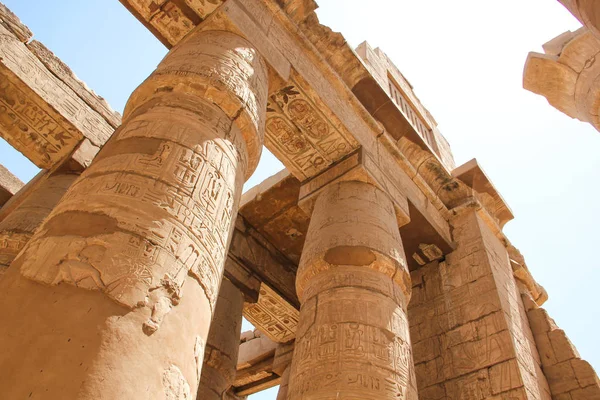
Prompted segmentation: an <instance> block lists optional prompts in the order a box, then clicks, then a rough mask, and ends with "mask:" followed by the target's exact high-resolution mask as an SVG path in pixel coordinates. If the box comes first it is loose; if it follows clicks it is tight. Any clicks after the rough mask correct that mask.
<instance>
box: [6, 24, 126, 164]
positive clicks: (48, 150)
mask: <svg viewBox="0 0 600 400" xmlns="http://www.w3.org/2000/svg"><path fill="white" fill-rule="evenodd" d="M113 131H114V128H113V127H112V126H110V124H108V123H107V122H106V121H105V120H104V119H103V118H102V117H101V116H100V115H99V114H98V113H97V112H95V111H93V110H91V109H90V107H89V106H88V105H87V104H86V103H85V102H84V101H83V100H81V98H79V97H78V96H77V95H76V94H75V93H74V92H73V90H72V89H71V88H69V87H68V86H67V85H65V84H64V83H63V82H62V81H60V80H59V79H57V78H56V77H55V76H54V75H53V74H52V73H51V72H50V71H48V69H47V68H46V67H45V66H44V65H43V64H42V62H41V61H40V60H39V59H38V58H37V57H36V56H35V55H33V54H32V53H31V51H30V50H29V49H28V48H27V47H26V46H25V45H24V44H23V43H21V42H19V41H18V40H17V39H16V38H15V37H13V36H12V35H10V33H9V32H8V31H6V30H5V28H3V27H2V26H0V133H1V134H2V136H3V137H4V138H5V139H6V140H7V141H8V142H9V143H10V144H11V145H13V146H14V147H15V148H16V149H18V150H19V151H21V152H22V153H23V154H25V156H27V157H28V158H30V159H31V161H32V162H33V163H35V164H36V165H37V166H38V167H40V168H49V167H51V166H52V165H53V164H54V163H55V162H56V161H58V160H61V159H62V158H64V157H65V156H66V155H68V154H69V153H70V152H72V151H73V150H74V149H75V146H76V145H77V143H79V141H81V139H82V138H83V136H85V137H87V138H88V139H90V141H91V142H92V143H94V144H95V145H102V144H104V143H105V142H106V140H107V139H108V138H109V137H110V135H111V134H112V133H113Z"/></svg>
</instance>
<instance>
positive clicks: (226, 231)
mask: <svg viewBox="0 0 600 400" xmlns="http://www.w3.org/2000/svg"><path fill="white" fill-rule="evenodd" d="M266 91H267V72H266V66H265V64H264V63H263V61H262V60H261V59H260V56H259V55H258V53H257V51H256V50H255V49H253V48H252V47H251V45H250V44H249V43H248V42H247V41H246V40H245V39H243V38H241V37H239V36H236V35H234V34H231V33H228V32H222V31H208V32H202V31H195V32H193V33H191V34H190V35H188V37H187V38H186V39H185V40H183V41H182V42H181V43H180V44H179V45H178V46H176V47H175V48H174V49H173V50H172V51H171V52H170V53H169V54H168V55H167V56H166V57H165V59H164V60H163V61H162V62H161V63H160V65H159V66H158V68H157V70H156V71H155V72H154V73H153V74H152V75H151V76H150V77H149V78H148V79H147V80H146V81H145V82H144V83H143V84H142V85H141V86H140V87H139V88H138V89H136V91H135V92H134V93H133V94H132V96H131V98H130V99H129V102H128V104H127V107H126V109H125V114H124V120H123V121H124V122H123V125H122V126H121V127H120V128H119V129H118V130H117V131H116V132H115V134H114V135H113V136H112V137H111V139H110V140H109V141H108V142H107V144H106V145H105V147H104V148H103V149H102V150H101V152H100V153H99V154H98V156H97V157H96V159H95V160H94V162H93V163H92V165H91V166H90V167H89V168H88V169H87V170H86V171H85V172H84V174H83V175H82V177H81V179H79V180H78V181H77V182H76V183H75V184H74V185H73V186H72V187H71V188H70V189H69V191H68V192H67V194H66V195H65V196H64V197H63V199H61V201H60V202H59V204H58V205H57V207H56V208H55V209H54V211H53V212H52V213H51V214H50V216H49V217H48V218H47V219H46V221H45V222H44V224H43V225H42V226H41V227H40V229H39V230H38V232H37V233H36V234H35V236H34V237H33V238H32V240H31V241H30V243H29V244H28V245H27V246H26V248H25V249H24V250H23V252H21V253H20V255H19V257H17V259H15V261H14V262H13V266H16V267H18V268H10V269H9V270H8V271H7V273H6V275H5V277H4V279H2V281H1V282H0V303H1V304H2V305H3V307H2V310H0V343H2V346H3V347H4V349H3V350H6V351H2V352H0V370H2V371H6V373H4V374H2V375H1V376H0V387H2V388H4V389H3V390H5V392H4V393H3V394H4V395H5V396H6V398H33V399H35V398H44V399H55V398H56V399H58V398H60V399H64V398H69V399H111V400H113V399H114V400H116V399H169V400H172V399H173V400H174V399H191V398H193V393H195V392H196V388H197V386H198V384H199V378H200V372H201V367H202V359H203V354H204V347H205V343H206V340H207V336H208V331H209V327H210V321H211V319H212V315H213V311H214V307H215V302H216V299H217V295H218V290H219V286H220V282H221V279H222V273H223V264H224V259H225V255H226V251H227V248H228V245H229V240H230V236H231V230H232V227H233V225H232V220H233V219H234V218H235V216H236V213H237V208H238V203H239V199H240V196H241V190H242V184H243V182H244V179H245V178H247V177H248V176H249V175H250V174H251V173H252V171H253V169H254V168H255V166H256V164H257V162H258V158H259V156H260V151H261V148H262V139H263V127H264V114H265V112H266ZM33 349H35V351H34V350H33ZM6 391H8V392H6Z"/></svg>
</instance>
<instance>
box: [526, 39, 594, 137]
mask: <svg viewBox="0 0 600 400" xmlns="http://www.w3.org/2000/svg"><path fill="white" fill-rule="evenodd" d="M544 52H545V53H544V54H540V53H535V52H532V53H529V56H528V57H527V62H526V64H525V71H524V74H523V87H524V88H525V89H526V90H529V91H530V92H533V93H536V94H539V95H542V96H544V97H545V98H546V100H548V103H550V105H551V106H553V107H554V108H556V109H557V110H559V111H561V112H562V113H564V114H566V115H568V116H569V117H571V118H576V119H578V120H580V121H583V122H588V123H590V124H591V125H592V126H593V127H594V128H596V130H600V115H599V114H600V83H598V77H599V76H600V65H598V63H596V62H595V60H596V55H597V54H598V52H600V38H599V37H598V36H595V35H594V34H593V33H592V32H591V31H590V30H588V29H586V28H581V29H579V30H577V31H575V32H565V33H563V34H562V35H560V36H558V37H556V38H554V39H552V40H551V41H550V42H548V43H546V44H545V45H544Z"/></svg>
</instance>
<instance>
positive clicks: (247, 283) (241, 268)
mask: <svg viewBox="0 0 600 400" xmlns="http://www.w3.org/2000/svg"><path fill="white" fill-rule="evenodd" d="M233 234H234V236H235V235H239V233H238V232H237V231H234V233H233ZM224 276H225V277H226V278H227V279H229V280H230V281H231V283H233V284H234V285H235V286H236V287H237V288H238V289H239V290H240V292H242V294H243V295H244V300H245V301H246V302H248V303H256V302H257V301H258V295H259V290H260V280H259V279H258V278H257V277H256V275H255V274H254V272H252V270H250V269H248V268H247V267H246V266H245V265H242V264H240V263H239V262H238V261H237V257H236V256H235V255H233V254H232V253H231V252H230V253H229V254H227V259H226V260H225V275H224Z"/></svg>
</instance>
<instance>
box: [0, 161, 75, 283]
mask: <svg viewBox="0 0 600 400" xmlns="http://www.w3.org/2000/svg"><path fill="white" fill-rule="evenodd" d="M77 177H78V175H77V174H61V173H57V174H53V175H50V174H48V175H47V176H45V177H44V178H43V180H42V182H40V183H39V185H38V186H37V187H36V189H35V190H34V191H32V192H23V193H19V194H17V196H21V195H23V196H25V197H26V198H25V199H23V200H22V202H20V205H19V206H18V207H17V208H15V209H14V210H13V211H12V212H11V213H10V214H9V215H8V216H7V217H6V218H4V219H3V220H2V221H0V274H2V273H3V272H4V271H5V269H6V268H8V266H9V265H10V264H11V262H12V261H13V260H14V258H15V257H16V256H17V254H19V252H20V251H21V250H22V249H23V247H25V245H26V244H27V242H29V239H31V237H32V236H33V234H34V233H35V231H36V230H37V228H38V227H39V226H40V225H41V224H42V222H43V221H44V219H45V218H46V217H47V216H48V214H50V212H51V211H52V209H53V208H54V207H55V206H56V204H57V203H58V201H59V200H60V199H61V198H62V197H63V196H64V194H65V193H66V192H67V189H68V188H69V187H70V186H71V184H72V183H73V182H74V181H75V180H76V179H77Z"/></svg>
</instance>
